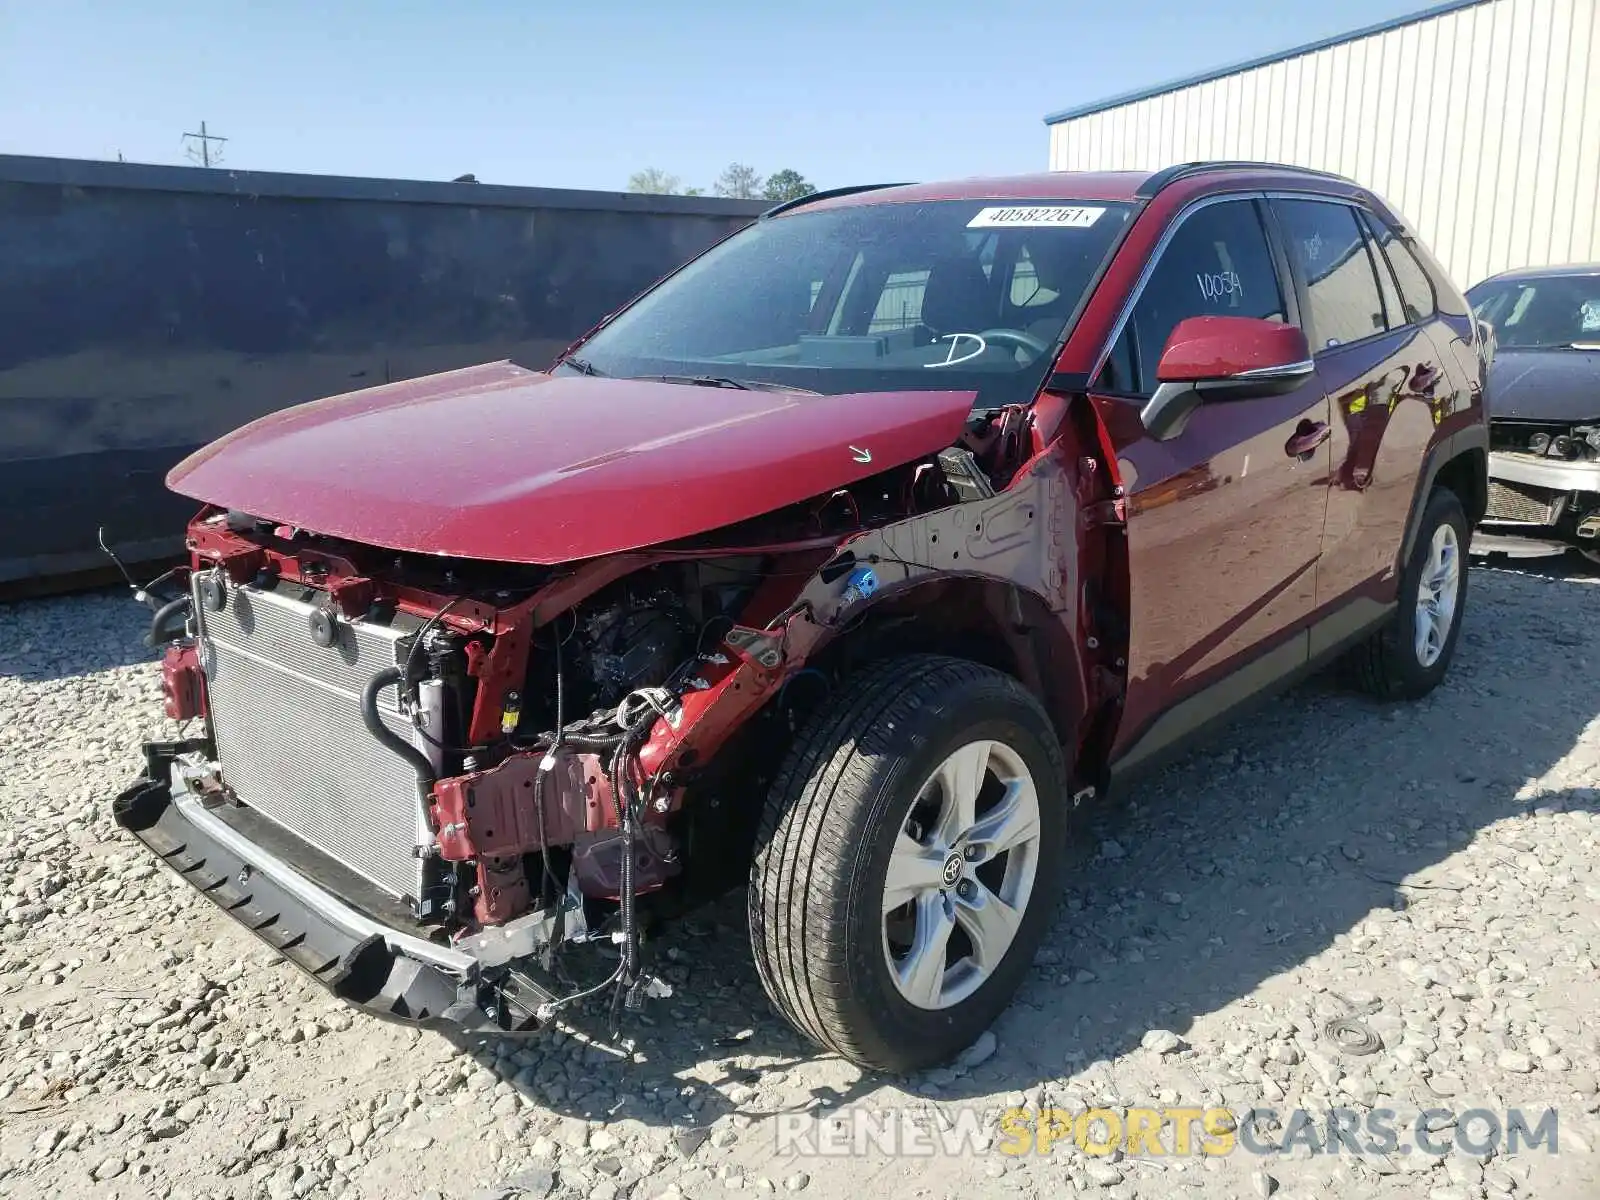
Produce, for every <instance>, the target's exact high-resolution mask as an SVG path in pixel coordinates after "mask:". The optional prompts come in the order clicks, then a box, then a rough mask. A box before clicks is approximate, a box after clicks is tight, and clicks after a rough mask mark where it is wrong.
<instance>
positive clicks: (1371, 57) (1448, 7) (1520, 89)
mask: <svg viewBox="0 0 1600 1200" xmlns="http://www.w3.org/2000/svg"><path fill="white" fill-rule="evenodd" d="M1045 122H1046V124H1047V125H1048V126H1049V128H1050V167H1051V169H1052V170H1111V169H1132V170H1140V169H1152V170H1153V169H1156V168H1160V167H1164V166H1169V165H1171V164H1173V163H1179V162H1188V161H1192V160H1196V159H1217V158H1222V159H1253V160H1268V161H1274V162H1285V163H1293V164H1296V165H1299V166H1307V167H1315V168H1317V169H1320V170H1324V171H1335V172H1337V173H1339V174H1341V175H1347V176H1349V177H1350V178H1352V179H1355V180H1357V181H1358V182H1360V183H1362V184H1363V185H1365V186H1367V187H1370V188H1372V189H1373V190H1374V191H1376V192H1378V193H1379V194H1380V195H1382V196H1383V197H1384V198H1385V199H1387V200H1388V201H1390V202H1391V203H1392V204H1393V205H1394V206H1395V207H1396V208H1397V209H1399V211H1400V212H1401V213H1403V214H1404V215H1405V217H1406V218H1407V219H1408V220H1409V221H1410V222H1411V223H1412V224H1413V225H1415V226H1416V228H1417V232H1418V233H1419V234H1420V235H1421V237H1422V239H1423V240H1424V241H1425V242H1426V243H1427V244H1428V245H1429V246H1430V247H1431V248H1432V249H1433V251H1434V253H1435V254H1437V255H1438V257H1439V259H1440V260H1441V261H1442V262H1443V263H1444V265H1445V266H1446V268H1447V269H1448V270H1449V271H1450V272H1451V274H1452V275H1454V276H1455V279H1456V281H1457V282H1458V283H1459V284H1461V285H1462V286H1463V287H1466V286H1470V285H1471V284H1473V283H1476V282H1477V281H1478V280H1480V279H1482V278H1484V277H1485V276H1487V275H1491V274H1493V273H1495V272H1496V271H1502V270H1505V269H1507V268H1508V267H1521V266H1532V265H1545V264H1549V263H1564V262H1593V261H1600V212H1597V210H1600V0H1449V2H1447V3H1442V4H1437V5H1435V6H1433V7H1432V8H1429V9H1426V10H1424V11H1422V12H1418V13H1414V14H1412V15H1411V16H1408V17H1400V18H1397V19H1396V20H1392V21H1387V22H1384V23H1383V24H1381V25H1374V26H1369V27H1368V28H1365V29H1358V30H1355V31H1354V32H1352V33H1349V34H1346V35H1344V36H1342V37H1337V38H1330V39H1327V40H1325V41H1321V42H1315V43H1312V44H1310V45H1306V46H1300V47H1298V48H1296V49H1293V50H1287V51H1284V52H1283V53H1281V54H1274V55H1270V56H1267V57H1264V58H1258V59H1253V60H1251V61H1249V62H1244V63H1239V64H1237V65H1234V66H1230V67H1223V68H1219V69H1217V70H1213V71H1207V72H1205V73H1203V74H1199V75H1195V76H1192V77H1190V78H1187V79H1180V80H1175V81H1173V82H1171V83H1167V84H1162V85H1160V86H1157V87H1151V88H1146V89H1143V90H1140V91H1136V92H1130V93H1127V94H1125V95H1120V96H1114V97H1111V98H1110V99H1107V100H1104V101H1101V102H1098V103H1094V104H1086V105H1083V106H1081V107H1078V108H1072V109H1067V110H1064V111H1062V112H1057V113H1052V114H1051V115H1050V116H1048V117H1046V118H1045Z"/></svg>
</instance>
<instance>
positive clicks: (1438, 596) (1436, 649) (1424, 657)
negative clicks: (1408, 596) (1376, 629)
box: [1415, 523, 1461, 667]
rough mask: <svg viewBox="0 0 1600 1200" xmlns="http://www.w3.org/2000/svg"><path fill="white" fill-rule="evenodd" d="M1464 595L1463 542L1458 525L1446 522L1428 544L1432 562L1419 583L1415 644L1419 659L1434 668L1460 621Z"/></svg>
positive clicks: (1430, 561)
mask: <svg viewBox="0 0 1600 1200" xmlns="http://www.w3.org/2000/svg"><path fill="white" fill-rule="evenodd" d="M1460 594H1461V543H1460V542H1459V541H1458V540H1457V538H1456V531H1455V526H1453V525H1450V524H1448V523H1447V524H1442V525H1440V526H1439V527H1438V528H1437V529H1435V530H1434V531H1433V540H1432V541H1431V542H1430V543H1429V544H1428V561H1427V563H1426V564H1425V565H1424V566H1423V568H1422V578H1421V580H1419V581H1418V583H1417V610H1416V621H1415V644H1416V652H1417V662H1418V663H1420V664H1421V665H1422V666H1423V667H1431V666H1433V664H1434V663H1436V662H1438V661H1439V656H1440V655H1441V654H1443V653H1444V648H1445V643H1447V642H1448V641H1449V640H1450V630H1451V629H1452V628H1453V627H1454V625H1455V621H1456V600H1457V598H1458V597H1459V596H1460Z"/></svg>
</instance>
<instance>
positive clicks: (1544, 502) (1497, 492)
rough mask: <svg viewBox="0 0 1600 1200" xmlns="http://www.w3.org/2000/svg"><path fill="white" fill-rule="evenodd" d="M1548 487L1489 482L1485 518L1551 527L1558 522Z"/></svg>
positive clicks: (1552, 496) (1553, 496)
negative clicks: (1550, 525)
mask: <svg viewBox="0 0 1600 1200" xmlns="http://www.w3.org/2000/svg"><path fill="white" fill-rule="evenodd" d="M1557 495H1559V493H1557V492H1554V491H1552V490H1551V489H1549V488H1541V487H1532V486H1530V485H1528V484H1525V483H1510V482H1507V481H1505V480H1502V479H1491V480H1489V506H1488V510H1487V511H1486V512H1485V513H1484V519H1485V520H1489V521H1514V522H1516V523H1517V524H1521V525H1549V524H1551V523H1553V522H1554V520H1555V507H1554V505H1555V498H1556V496H1557Z"/></svg>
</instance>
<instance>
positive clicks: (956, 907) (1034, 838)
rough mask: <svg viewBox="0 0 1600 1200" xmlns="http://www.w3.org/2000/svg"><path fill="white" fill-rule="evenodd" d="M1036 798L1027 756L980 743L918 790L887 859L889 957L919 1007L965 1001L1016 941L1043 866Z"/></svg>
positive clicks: (900, 985)
mask: <svg viewBox="0 0 1600 1200" xmlns="http://www.w3.org/2000/svg"><path fill="white" fill-rule="evenodd" d="M1040 833H1041V831H1040V826H1039V792H1038V788H1037V787H1036V786H1035V784H1034V780H1033V776H1032V774H1031V773H1030V772H1029V770H1028V768H1027V765H1026V764H1025V763H1024V762H1023V761H1022V758H1021V756H1020V755H1018V754H1017V753H1016V751H1014V750H1012V749H1011V748H1010V747H1009V746H1007V745H1005V744H1004V743H1003V742H995V741H975V742H969V743H967V744H966V745H964V746H962V747H960V748H959V749H957V750H956V751H955V752H954V753H953V754H951V755H950V756H949V757H948V758H946V759H945V760H944V762H942V763H941V764H939V767H938V768H937V769H936V770H935V771H934V772H933V774H932V775H931V776H929V778H928V779H927V780H926V782H924V783H923V785H922V787H921V788H920V789H919V790H918V792H917V796H916V798H915V799H914V800H913V801H912V803H911V809H910V812H909V813H908V814H907V816H906V819H905V821H904V823H903V824H902V826H901V828H900V830H899V832H898V834H897V836H896V838H895V844H894V849H893V851H892V853H891V854H890V857H889V869H888V873H887V875H886V877H885V880H884V891H883V952H884V956H885V958H886V959H887V961H888V964H889V973H890V976H891V977H892V978H893V980H894V984H895V987H896V988H897V989H898V990H899V992H900V994H901V996H903V997H904V998H905V999H906V1001H907V1002H909V1003H910V1004H913V1005H915V1006H916V1007H918V1008H924V1009H943V1008H950V1007H952V1006H954V1005H957V1004H960V1003H961V1002H962V1001H963V1000H966V999H967V998H968V997H970V996H971V995H972V994H973V993H974V992H975V991H977V990H978V989H979V988H980V987H982V986H983V984H984V981H985V980H987V979H988V978H989V977H990V975H992V974H993V973H994V971H995V969H996V968H998V967H999V965H1000V963H1001V960H1003V959H1004V958H1005V955H1006V951H1007V950H1009V949H1010V948H1011V944H1012V942H1013V941H1014V940H1015V939H1016V936H1017V927H1018V926H1019V925H1020V924H1021V923H1022V918H1023V914H1024V913H1025V912H1026V911H1027V907H1028V902H1029V900H1030V899H1031V898H1032V895H1033V885H1034V879H1035V876H1036V874H1037V871H1038V865H1039V845H1040Z"/></svg>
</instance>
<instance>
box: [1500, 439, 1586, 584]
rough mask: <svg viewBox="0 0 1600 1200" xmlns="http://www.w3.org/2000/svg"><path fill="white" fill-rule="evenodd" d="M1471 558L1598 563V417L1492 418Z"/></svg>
mask: <svg viewBox="0 0 1600 1200" xmlns="http://www.w3.org/2000/svg"><path fill="white" fill-rule="evenodd" d="M1473 550H1474V551H1476V552H1479V553H1486V554H1488V553H1493V554H1506V555H1508V556H1510V557H1513V558H1541V557H1548V556H1552V555H1558V554H1564V553H1566V552H1567V551H1569V550H1577V551H1579V552H1580V553H1582V554H1583V555H1584V556H1585V557H1587V558H1589V559H1590V560H1591V561H1594V562H1600V420H1597V421H1589V422H1577V423H1572V422H1566V423H1563V422H1551V421H1531V420H1510V419H1502V420H1497V421H1495V422H1494V423H1493V425H1492V426H1491V444H1490V454H1489V494H1488V507H1487V511H1486V512H1485V514H1484V518H1483V526H1482V530H1481V532H1480V533H1479V534H1478V536H1476V537H1475V538H1474V539H1473Z"/></svg>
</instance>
